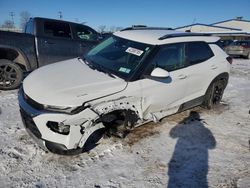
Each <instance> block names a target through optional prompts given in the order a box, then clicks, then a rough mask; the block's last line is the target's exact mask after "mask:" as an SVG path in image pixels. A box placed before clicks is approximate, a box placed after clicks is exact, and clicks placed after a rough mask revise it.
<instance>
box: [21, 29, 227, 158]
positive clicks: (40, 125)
mask: <svg viewBox="0 0 250 188" xmlns="http://www.w3.org/2000/svg"><path fill="white" fill-rule="evenodd" d="M218 40H219V38H218V37H212V36H209V35H206V34H195V33H185V32H177V31H173V30H169V29H164V28H149V27H139V28H136V27H132V28H126V29H124V30H121V31H118V32H116V33H114V35H113V36H111V37H110V38H108V39H106V40H105V41H103V42H102V43H100V44H99V45H97V46H96V47H95V48H93V49H92V50H91V51H90V52H89V53H88V54H87V55H86V56H85V57H84V58H75V59H71V60H66V61H62V62H59V63H55V64H52V65H48V66H44V67H41V68H39V69H38V70H35V71H34V72H32V73H31V74H30V75H29V76H28V77H27V78H26V79H25V80H24V82H23V87H22V88H21V89H20V91H19V104H20V111H21V115H22V118H23V122H24V125H25V127H26V129H27V131H28V132H29V133H30V134H31V135H32V137H34V139H35V140H36V141H37V142H38V143H39V145H40V146H42V147H43V148H44V149H48V150H50V151H52V152H55V153H59V154H71V153H79V152H82V151H83V150H84V148H85V147H86V143H88V141H89V140H90V138H91V137H92V136H93V135H94V134H95V133H96V131H98V130H103V129H105V130H106V131H107V132H108V133H109V134H114V135H116V136H119V137H124V135H125V134H126V132H127V131H128V130H131V129H133V128H134V127H136V126H139V125H142V124H144V123H146V122H149V121H154V122H158V121H159V120H160V119H162V118H163V117H165V116H168V115H171V114H174V113H177V112H180V111H183V110H186V109H189V108H192V107H194V106H198V105H203V106H206V107H208V108H211V107H212V106H213V105H216V104H218V103H219V102H220V100H221V98H222V95H223V92H224V89H225V87H226V85H227V82H228V78H229V70H230V64H231V58H229V57H228V55H226V54H225V52H224V51H223V50H222V49H221V48H220V47H218V46H217V45H216V42H217V41H218Z"/></svg>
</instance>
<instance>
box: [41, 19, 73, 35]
mask: <svg viewBox="0 0 250 188" xmlns="http://www.w3.org/2000/svg"><path fill="white" fill-rule="evenodd" d="M44 34H45V35H46V36H51V37H62V38H71V31H70V26H69V24H67V23H58V22H51V21H47V22H45V23H44Z"/></svg>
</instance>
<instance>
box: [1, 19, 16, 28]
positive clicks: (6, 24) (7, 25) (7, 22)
mask: <svg viewBox="0 0 250 188" xmlns="http://www.w3.org/2000/svg"><path fill="white" fill-rule="evenodd" d="M2 27H3V28H8V29H12V28H15V25H14V22H13V21H11V20H5V21H4V23H3V25H2Z"/></svg>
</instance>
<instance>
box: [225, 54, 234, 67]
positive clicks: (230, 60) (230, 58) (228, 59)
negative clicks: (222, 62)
mask: <svg viewBox="0 0 250 188" xmlns="http://www.w3.org/2000/svg"><path fill="white" fill-rule="evenodd" d="M226 59H227V61H228V63H230V64H231V65H232V63H233V58H232V57H230V56H228V57H227V58H226Z"/></svg>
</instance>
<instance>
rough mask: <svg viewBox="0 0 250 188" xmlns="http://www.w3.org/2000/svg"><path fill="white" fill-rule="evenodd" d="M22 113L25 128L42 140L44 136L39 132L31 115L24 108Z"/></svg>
mask: <svg viewBox="0 0 250 188" xmlns="http://www.w3.org/2000/svg"><path fill="white" fill-rule="evenodd" d="M20 113H21V117H22V120H23V124H24V126H25V127H26V128H27V129H29V130H30V131H31V132H32V133H33V134H34V135H35V136H36V137H37V138H39V139H40V138H42V134H41V133H40V131H39V130H38V128H37V126H36V124H35V122H34V121H33V119H32V118H31V116H29V114H27V113H26V112H25V111H24V110H23V109H22V108H20Z"/></svg>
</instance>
